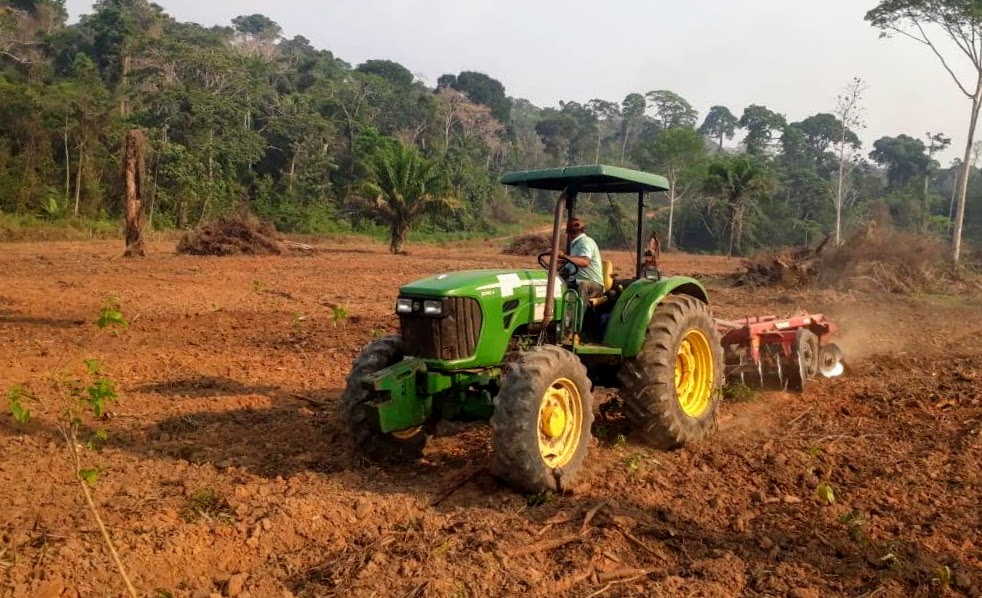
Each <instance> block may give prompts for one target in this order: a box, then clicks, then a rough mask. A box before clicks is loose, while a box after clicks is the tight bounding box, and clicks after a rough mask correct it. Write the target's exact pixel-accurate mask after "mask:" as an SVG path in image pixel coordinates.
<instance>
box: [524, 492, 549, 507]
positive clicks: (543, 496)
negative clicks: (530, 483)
mask: <svg viewBox="0 0 982 598" xmlns="http://www.w3.org/2000/svg"><path fill="white" fill-rule="evenodd" d="M555 498H556V495H555V494H553V493H552V492H549V491H546V492H536V493H535V494H529V495H528V496H526V497H525V504H526V505H528V506H529V507H530V508H535V507H541V506H542V505H546V504H549V503H551V502H552V501H553V499H555Z"/></svg>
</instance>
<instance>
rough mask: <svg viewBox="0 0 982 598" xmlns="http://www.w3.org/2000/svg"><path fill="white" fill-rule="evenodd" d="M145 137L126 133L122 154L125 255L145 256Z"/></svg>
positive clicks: (138, 133) (139, 132)
mask: <svg viewBox="0 0 982 598" xmlns="http://www.w3.org/2000/svg"><path fill="white" fill-rule="evenodd" d="M146 141H147V138H146V136H145V135H144V134H143V131H140V130H139V129H132V130H130V131H128V132H127V133H126V143H125V146H124V148H125V149H124V155H123V180H124V181H125V183H126V252H125V253H123V255H124V256H125V257H145V256H146V255H147V250H146V245H145V243H144V241H143V174H144V172H143V171H144V155H143V154H144V147H145V145H146Z"/></svg>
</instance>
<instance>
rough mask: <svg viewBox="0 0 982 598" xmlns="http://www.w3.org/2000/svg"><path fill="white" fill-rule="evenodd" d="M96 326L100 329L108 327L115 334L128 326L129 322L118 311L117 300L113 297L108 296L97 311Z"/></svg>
mask: <svg viewBox="0 0 982 598" xmlns="http://www.w3.org/2000/svg"><path fill="white" fill-rule="evenodd" d="M96 326H98V327H99V329H100V330H107V329H108V330H109V331H110V332H112V333H113V334H114V335H115V334H119V333H120V331H123V330H126V329H127V328H129V327H130V323H129V322H128V321H127V320H126V318H125V317H124V316H123V312H122V311H120V309H119V302H118V301H116V299H114V298H110V299H109V300H108V301H106V303H105V305H103V306H102V309H101V310H100V311H99V319H98V320H97V321H96Z"/></svg>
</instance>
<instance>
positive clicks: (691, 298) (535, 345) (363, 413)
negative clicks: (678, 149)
mask: <svg viewBox="0 0 982 598" xmlns="http://www.w3.org/2000/svg"><path fill="white" fill-rule="evenodd" d="M501 182H502V183H503V184H505V185H514V186H520V187H525V188H529V189H545V190H552V191H557V192H561V195H560V196H559V199H558V200H557V202H556V211H555V220H554V223H553V230H552V251H551V252H550V253H546V254H543V255H541V256H539V265H540V266H542V268H541V269H530V270H473V271H463V272H448V273H443V274H439V275H437V276H433V277H431V278H425V279H423V280H418V281H416V282H412V283H409V284H407V285H405V286H403V287H402V288H401V289H400V291H399V297H398V300H397V303H396V314H397V315H398V317H399V324H400V332H401V333H400V334H399V335H395V336H388V337H384V338H380V339H378V340H376V341H374V342H372V343H371V344H369V345H367V346H366V347H365V348H364V349H363V350H362V351H361V354H360V355H359V356H358V358H357V359H355V361H354V364H353V367H352V370H351V374H350V375H349V377H348V381H347V386H346V388H345V391H344V395H343V399H342V402H343V416H344V419H345V423H346V425H347V428H348V431H349V433H350V435H351V438H352V440H353V443H354V445H355V448H356V450H357V451H358V452H359V453H361V454H362V455H364V456H366V457H369V458H372V459H375V460H410V459H414V458H417V457H419V456H420V455H421V453H422V450H423V447H424V445H425V444H426V441H427V437H428V435H429V433H430V432H432V430H433V427H434V425H435V424H436V422H438V421H439V420H441V419H445V420H453V421H475V420H490V423H491V429H492V443H493V455H492V458H491V461H492V462H491V470H492V472H493V473H494V474H495V475H497V476H499V477H500V478H502V479H504V480H505V481H506V482H508V483H509V484H511V485H513V486H515V487H517V488H518V489H521V490H524V491H528V492H545V491H561V490H563V489H566V488H568V487H570V485H571V484H572V483H573V482H574V480H575V478H576V476H577V474H578V473H579V471H580V470H581V468H582V466H583V462H584V459H585V457H586V453H587V447H588V446H589V444H590V438H591V425H592V424H593V418H594V399H593V386H594V385H595V384H596V385H597V386H603V387H612V388H617V389H619V392H620V399H621V402H622V404H623V409H624V413H625V416H626V417H627V419H628V420H629V422H630V423H631V425H632V428H633V432H634V433H635V435H636V436H638V437H639V438H640V439H642V440H643V441H645V442H647V443H648V444H650V445H652V446H654V447H657V448H660V449H671V448H674V447H677V446H679V445H682V444H684V443H686V442H690V441H694V440H697V439H700V438H703V437H705V436H707V435H708V434H709V433H710V432H711V431H712V429H713V427H714V424H715V419H716V414H717V411H718V408H719V404H720V400H721V393H720V388H721V386H722V384H723V374H724V371H723V368H724V363H723V350H722V345H721V344H720V335H719V332H718V331H717V328H716V325H715V324H714V321H713V318H712V316H711V315H710V312H709V307H708V296H707V294H706V290H705V289H704V288H703V287H702V285H701V284H700V283H699V282H697V281H696V280H694V279H692V278H687V277H683V276H678V277H671V278H662V277H661V275H660V274H659V272H658V271H657V268H656V264H654V263H653V260H652V259H650V251H648V252H646V251H645V246H646V243H645V237H644V220H645V217H644V215H645V203H644V200H645V194H646V193H655V192H661V191H666V190H667V189H668V182H667V181H666V180H665V178H664V177H660V176H656V175H652V174H647V173H643V172H637V171H634V170H628V169H624V168H615V167H610V166H602V165H595V166H577V167H569V168H559V169H550V170H537V171H527V172H516V173H511V174H507V175H505V176H504V177H503V178H502V180H501ZM588 193H597V194H608V193H630V194H635V195H636V196H637V198H638V204H637V207H638V212H637V214H638V237H637V260H636V270H635V272H634V273H633V276H632V277H630V278H626V279H615V278H614V276H613V273H612V266H611V264H610V262H605V263H604V268H603V270H604V277H605V279H606V280H605V283H604V287H605V288H604V291H605V293H604V295H603V296H601V297H595V298H593V299H591V300H589V301H586V300H584V299H583V298H582V297H581V296H580V294H579V293H578V292H577V289H576V285H575V281H574V280H573V279H572V278H571V277H570V278H569V280H564V279H563V278H562V277H561V275H563V274H565V275H567V276H568V275H569V274H570V272H571V269H575V266H573V265H572V264H571V263H568V262H565V260H560V259H559V255H560V252H559V248H560V242H561V230H562V229H561V225H562V221H563V212H564V211H565V217H566V219H567V222H568V221H569V219H572V218H573V215H574V210H575V207H576V201H577V197H579V196H581V195H583V194H588ZM567 251H568V248H567ZM646 253H648V254H649V255H648V256H646V255H645V254H646Z"/></svg>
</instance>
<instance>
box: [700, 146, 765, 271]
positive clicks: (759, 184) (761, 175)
mask: <svg viewBox="0 0 982 598" xmlns="http://www.w3.org/2000/svg"><path fill="white" fill-rule="evenodd" d="M769 187H770V178H769V177H768V173H767V169H766V167H765V166H764V164H763V163H761V162H760V161H759V160H758V159H756V158H755V157H753V156H751V155H749V154H740V155H738V156H721V157H718V158H716V159H714V160H713V161H712V162H710V163H709V166H708V167H707V173H706V182H705V187H704V188H705V191H706V192H707V193H713V194H718V195H722V196H723V198H724V199H725V200H726V205H727V207H728V209H729V216H730V248H729V252H728V254H729V256H730V257H733V250H734V249H736V251H737V253H740V252H741V247H742V245H743V216H744V212H745V208H746V200H747V197H749V196H751V195H753V194H755V193H759V192H763V191H766V190H767V189H768V188H769Z"/></svg>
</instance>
